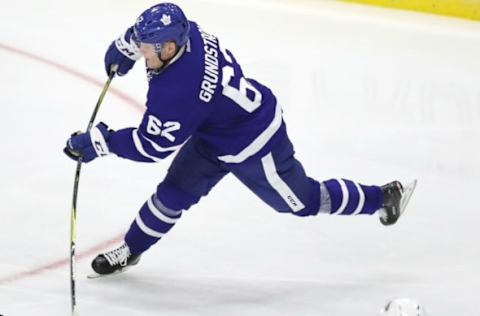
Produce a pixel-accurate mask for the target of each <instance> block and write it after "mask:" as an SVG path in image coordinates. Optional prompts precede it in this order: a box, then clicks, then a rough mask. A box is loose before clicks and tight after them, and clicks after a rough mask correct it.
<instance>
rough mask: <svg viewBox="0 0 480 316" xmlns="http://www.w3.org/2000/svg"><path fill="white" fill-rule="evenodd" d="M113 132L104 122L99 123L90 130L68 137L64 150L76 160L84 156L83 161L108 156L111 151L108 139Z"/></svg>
mask: <svg viewBox="0 0 480 316" xmlns="http://www.w3.org/2000/svg"><path fill="white" fill-rule="evenodd" d="M112 132H113V131H112V130H109V129H108V126H107V125H106V124H105V123H103V122H102V123H99V124H97V126H95V127H94V128H92V129H91V130H90V132H87V133H82V132H75V133H73V134H72V135H71V136H70V138H69V139H68V141H67V145H66V146H65V148H64V149H63V152H64V153H65V154H66V155H67V156H68V157H70V158H72V159H73V160H75V161H78V159H79V158H80V157H82V159H83V160H82V161H83V162H90V161H92V160H93V159H95V158H97V157H101V156H106V155H108V154H109V153H110V151H109V150H108V139H109V137H110V134H111V133H112Z"/></svg>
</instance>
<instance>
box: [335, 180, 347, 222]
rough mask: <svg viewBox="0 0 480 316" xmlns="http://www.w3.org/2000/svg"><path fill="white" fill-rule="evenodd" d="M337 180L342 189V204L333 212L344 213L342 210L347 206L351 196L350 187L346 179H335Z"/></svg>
mask: <svg viewBox="0 0 480 316" xmlns="http://www.w3.org/2000/svg"><path fill="white" fill-rule="evenodd" d="M335 180H336V181H337V182H338V184H340V188H341V189H342V204H341V205H340V207H339V208H338V210H337V211H336V212H334V213H332V214H342V212H343V211H344V210H345V208H346V207H347V204H348V199H349V198H350V196H349V194H348V188H347V184H346V183H345V181H343V180H342V179H335Z"/></svg>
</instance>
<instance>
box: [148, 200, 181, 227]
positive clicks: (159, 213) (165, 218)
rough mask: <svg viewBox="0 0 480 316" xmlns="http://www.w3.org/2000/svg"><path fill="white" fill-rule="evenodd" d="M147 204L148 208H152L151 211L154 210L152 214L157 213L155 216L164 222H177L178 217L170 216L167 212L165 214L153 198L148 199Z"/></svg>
mask: <svg viewBox="0 0 480 316" xmlns="http://www.w3.org/2000/svg"><path fill="white" fill-rule="evenodd" d="M147 205H148V208H149V209H150V212H152V214H153V215H155V217H156V218H158V219H159V220H161V221H162V222H164V223H167V224H175V223H176V222H177V220H178V218H170V217H168V216H166V215H165V214H163V213H162V211H160V210H159V209H158V208H157V207H156V206H155V204H154V203H153V201H152V198H149V199H148V202H147Z"/></svg>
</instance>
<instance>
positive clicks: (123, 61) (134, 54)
mask: <svg viewBox="0 0 480 316" xmlns="http://www.w3.org/2000/svg"><path fill="white" fill-rule="evenodd" d="M132 35H133V26H132V27H130V28H129V29H128V30H127V31H126V32H125V33H124V34H122V35H121V36H120V37H119V38H117V39H116V40H115V41H113V42H112V44H110V46H109V47H108V49H107V52H106V53H105V71H106V72H107V76H110V70H111V67H112V65H118V70H117V75H119V76H123V75H125V74H127V72H128V71H129V70H130V69H132V67H133V65H134V64H135V62H136V61H137V60H139V59H140V58H141V57H142V55H141V54H140V51H139V49H138V46H137V45H136V44H135V42H134V41H133V40H132Z"/></svg>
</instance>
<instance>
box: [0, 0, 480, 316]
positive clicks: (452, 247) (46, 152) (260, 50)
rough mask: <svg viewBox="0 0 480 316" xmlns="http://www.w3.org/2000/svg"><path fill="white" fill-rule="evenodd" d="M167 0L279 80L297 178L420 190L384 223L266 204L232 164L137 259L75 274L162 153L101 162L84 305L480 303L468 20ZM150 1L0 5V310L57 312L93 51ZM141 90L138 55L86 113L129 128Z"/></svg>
mask: <svg viewBox="0 0 480 316" xmlns="http://www.w3.org/2000/svg"><path fill="white" fill-rule="evenodd" d="M178 3H179V4H180V5H181V6H182V7H183V8H184V10H185V12H186V14H187V15H188V16H189V17H190V19H192V20H195V21H197V22H199V23H200V24H201V25H202V26H203V28H204V29H205V30H207V31H209V32H211V33H214V34H216V35H218V36H219V37H220V39H221V41H222V43H223V45H224V46H226V47H228V48H230V49H231V50H232V51H233V52H234V53H235V55H236V57H237V59H238V60H239V61H240V63H241V64H242V65H243V68H244V71H245V73H246V74H247V75H248V76H250V77H253V78H256V79H258V80H260V81H261V82H263V83H265V84H267V85H268V86H270V87H271V88H272V89H273V90H274V91H275V93H276V94H277V96H278V99H279V101H280V103H281V104H282V106H283V109H284V115H285V119H286V122H287V126H288V130H289V133H290V136H291V139H292V140H293V142H294V144H295V146H296V151H297V156H298V158H299V159H300V160H301V161H302V162H303V164H304V166H305V168H306V170H307V172H308V174H309V175H311V176H313V177H315V178H317V179H319V180H326V179H329V178H332V177H343V178H349V179H354V180H357V181H359V182H362V183H366V184H383V183H386V182H388V181H391V180H393V179H396V178H398V179H400V180H402V181H408V180H410V179H413V178H418V180H419V185H418V187H417V191H416V192H415V194H414V196H413V197H412V200H411V204H410V206H409V208H408V210H407V213H406V214H405V216H404V217H403V218H401V220H400V221H399V222H398V224H397V225H395V226H393V227H383V226H382V225H381V224H380V223H379V221H378V219H377V218H376V216H375V217H365V216H363V217H362V216H360V217H348V218H347V217H333V216H332V217H330V216H325V215H323V216H318V217H310V218H296V217H293V216H289V215H281V214H278V213H276V212H275V211H273V210H271V209H269V207H268V206H266V205H264V204H263V203H262V202H261V201H260V200H259V199H258V198H257V197H255V196H254V195H253V194H252V193H251V192H249V191H248V190H247V189H246V188H244V187H243V186H242V185H241V184H240V183H239V182H238V181H237V180H236V179H235V178H234V177H231V176H228V177H227V178H225V179H224V180H222V181H221V182H220V184H219V185H218V186H217V187H215V188H214V189H213V190H212V192H211V193H210V195H209V196H207V197H206V198H204V199H202V201H201V202H200V204H198V205H196V206H194V207H193V208H192V209H191V210H190V211H188V212H187V213H186V214H185V215H184V217H183V219H182V220H181V222H179V224H178V225H177V226H176V227H175V228H174V229H173V230H172V231H171V233H170V234H169V235H168V236H167V237H165V238H164V239H163V240H161V241H160V242H159V243H158V244H157V245H156V246H154V247H153V248H152V249H151V250H150V251H149V252H148V253H146V254H145V255H144V256H143V258H142V260H141V262H140V264H139V265H138V266H137V267H135V268H134V269H132V270H130V271H128V272H127V273H125V274H122V275H118V276H115V277H111V278H102V279H96V280H87V279H86V275H87V274H88V273H89V272H90V271H91V270H90V267H89V265H90V260H91V259H92V258H93V257H94V255H95V254H94V253H87V254H85V252H88V251H89V250H90V249H92V248H94V247H96V246H98V245H99V244H102V243H105V241H108V240H111V239H112V238H115V237H118V236H121V235H122V234H123V233H124V232H125V231H126V229H127V228H128V226H129V224H130V222H131V221H132V220H133V218H134V217H135V215H136V213H137V211H138V209H139V207H140V206H141V205H142V204H143V202H144V201H145V200H146V199H147V198H148V197H149V196H150V194H151V193H152V192H154V190H155V188H156V185H157V183H158V182H159V181H161V180H162V178H163V176H164V175H165V172H166V169H167V167H168V165H169V163H170V161H171V159H167V160H166V161H165V162H161V163H159V164H138V163H133V162H129V161H125V160H121V159H118V158H116V157H113V156H112V157H107V158H103V159H99V160H96V161H95V162H93V163H91V164H88V165H85V166H83V169H82V176H81V181H80V195H79V204H78V214H77V216H78V218H77V220H78V222H77V226H78V234H77V253H78V254H79V256H80V255H81V258H79V260H78V262H77V276H76V277H77V299H78V310H79V312H80V315H169V316H170V315H267V316H273V315H324V316H337V315H342V316H343V315H348V316H351V315H360V316H370V315H377V313H378V311H379V310H380V308H381V307H382V305H383V304H384V303H385V302H386V301H387V300H388V299H390V298H393V297H411V298H415V299H417V300H419V301H420V302H422V303H423V304H424V305H426V306H427V308H429V310H430V312H431V314H432V315H459V316H469V315H480V310H479V309H480V300H479V298H478V297H479V292H480V275H479V270H478V269H479V267H480V250H479V246H478V243H479V241H480V232H479V225H480V215H479V214H480V213H479V211H480V207H479V204H480V203H479V192H478V190H479V187H478V178H479V175H480V149H479V147H480V141H479V136H480V85H479V82H480V58H479V56H480V24H479V23H478V22H473V21H466V20H460V19H454V18H446V17H440V16H433V15H426V14H420V13H411V12H406V11H391V10H388V9H382V8H372V7H365V6H360V5H354V4H346V3H337V2H330V1H307V0H303V1H252V0H248V1H213V0H210V1H178ZM152 4H154V2H153V1H113V0H105V1H93V0H84V1H60V0H44V1H34V0H26V1H7V0H2V1H1V2H0V74H1V77H0V89H1V90H0V91H1V93H0V108H1V112H0V113H1V115H0V117H1V120H0V159H1V160H0V162H1V163H0V175H1V177H0V203H1V213H0V214H1V215H0V219H1V220H0V237H1V238H0V314H2V315H7V316H14V315H19V316H20V315H21V316H23V315H69V314H70V291H69V269H68V264H67V262H68V260H67V258H68V250H69V225H70V207H71V199H72V196H71V195H72V187H73V176H74V169H75V163H73V162H72V161H70V160H69V159H67V158H66V157H65V156H64V155H63V153H62V148H63V145H64V143H65V141H66V139H67V138H68V136H69V135H70V133H71V132H73V131H76V130H80V129H84V128H85V127H86V124H87V122H88V119H89V117H90V114H91V111H92V110H93V108H94V105H95V102H96V100H97V97H98V95H99V93H100V90H101V84H102V83H103V82H104V80H105V79H106V78H105V74H104V70H103V54H104V51H105V49H106V47H107V46H108V45H109V43H110V41H111V40H113V39H114V38H115V37H116V36H117V35H119V34H120V33H121V32H122V31H123V30H124V29H125V28H126V27H128V26H130V25H131V24H132V23H133V22H134V20H135V18H136V16H137V15H138V14H139V13H140V12H141V11H142V10H144V9H145V8H146V7H147V6H149V5H152ZM5 45H8V46H10V47H14V48H17V49H21V50H23V51H28V52H30V53H32V54H35V55H38V56H42V57H44V58H46V59H49V60H53V61H56V62H57V63H59V64H62V65H65V66H68V67H70V68H72V69H74V70H76V71H78V72H81V73H83V74H85V75H87V76H90V77H92V78H95V79H96V80H97V81H98V82H99V83H100V84H97V85H95V84H92V83H90V82H88V81H85V80H84V79H81V78H79V77H75V76H72V75H70V74H68V73H66V72H65V71H63V70H61V69H59V68H54V67H52V66H50V65H46V64H44V63H42V62H39V61H37V60H33V59H31V58H27V57H25V56H23V55H20V54H18V53H14V52H12V51H9V50H6V49H5V47H4V46H5ZM114 90H116V91H122V92H124V93H126V94H127V95H128V96H130V97H132V98H133V99H134V100H135V104H137V106H133V105H132V103H129V102H126V101H124V100H123V99H121V98H119V97H118V96H117V95H116V94H115V91H114ZM145 92H146V79H145V76H144V72H143V67H142V65H140V63H139V65H137V66H136V67H135V68H134V69H133V70H132V72H131V73H130V74H129V75H128V76H126V77H122V78H115V79H114V81H113V84H112V91H111V92H109V93H108V94H107V96H106V98H105V101H104V103H103V105H102V108H101V110H100V113H99V116H98V120H102V121H105V122H107V123H108V124H109V125H110V126H111V127H113V128H121V127H126V126H136V125H137V124H138V123H139V120H140V118H141V106H138V105H141V104H143V102H144V97H145ZM115 245H116V244H115ZM111 247H112V245H110V246H109V247H107V249H108V248H111ZM105 250H106V249H105ZM82 254H83V255H82ZM59 260H60V261H61V260H64V261H63V262H64V264H61V263H59V264H57V265H54V267H53V268H52V269H47V270H45V271H42V272H41V273H33V274H31V275H27V274H26V273H27V272H29V271H37V272H38V268H39V267H43V266H45V265H49V264H51V263H52V262H53V263H54V262H58V261H59ZM16 276H22V277H16ZM5 280H10V281H8V282H7V281H5Z"/></svg>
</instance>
